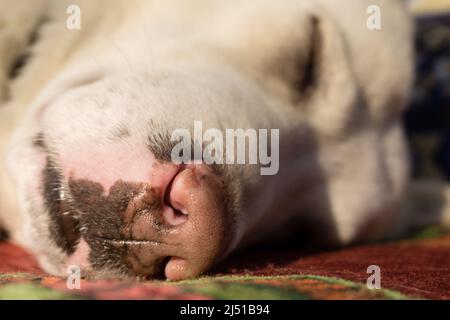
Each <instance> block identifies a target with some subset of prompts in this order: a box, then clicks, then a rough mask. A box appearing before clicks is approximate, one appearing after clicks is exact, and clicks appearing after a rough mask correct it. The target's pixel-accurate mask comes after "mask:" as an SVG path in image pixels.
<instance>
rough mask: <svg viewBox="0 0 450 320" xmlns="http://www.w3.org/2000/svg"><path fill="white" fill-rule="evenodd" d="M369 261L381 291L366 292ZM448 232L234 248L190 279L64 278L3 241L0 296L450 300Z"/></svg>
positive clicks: (49, 297)
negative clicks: (356, 243) (325, 248)
mask: <svg viewBox="0 0 450 320" xmlns="http://www.w3.org/2000/svg"><path fill="white" fill-rule="evenodd" d="M370 265H377V266H379V267H380V271H381V273H380V274H381V289H372V290H370V289H369V288H368V287H367V285H366V282H367V279H368V277H369V276H370V275H371V274H368V273H367V268H368V267H369V266H370ZM449 266H450V234H446V233H444V232H442V231H441V230H439V229H436V228H434V229H429V230H426V231H424V232H422V233H421V234H419V235H417V236H416V237H414V238H412V239H407V240H402V241H398V242H391V243H385V244H374V245H365V246H360V247H353V248H346V249H343V250H339V251H333V252H305V251H302V250H294V249H290V250H284V251H280V250H270V251H268V250H261V251H252V252H248V253H244V254H242V253H241V254H238V255H236V256H234V257H230V258H229V259H228V260H227V262H225V263H224V264H222V265H221V266H220V267H218V268H216V270H213V271H212V272H211V273H210V274H208V275H206V276H204V277H201V278H199V279H195V280H188V281H181V282H169V281H162V280H160V281H156V280H154V281H144V282H135V281H131V280H129V281H125V280H98V281H88V280H81V282H80V289H79V290H78V289H73V290H71V289H69V288H70V286H69V288H68V286H67V280H66V279H64V278H57V277H52V276H48V275H46V274H44V273H43V272H42V271H41V270H40V269H39V268H38V266H37V264H36V262H35V260H34V259H33V258H32V257H31V256H30V255H29V254H27V253H26V252H25V251H24V250H23V249H21V248H19V247H17V246H15V245H13V244H10V243H0V299H190V300H191V299H192V300H197V299H300V300H303V299H450V268H449Z"/></svg>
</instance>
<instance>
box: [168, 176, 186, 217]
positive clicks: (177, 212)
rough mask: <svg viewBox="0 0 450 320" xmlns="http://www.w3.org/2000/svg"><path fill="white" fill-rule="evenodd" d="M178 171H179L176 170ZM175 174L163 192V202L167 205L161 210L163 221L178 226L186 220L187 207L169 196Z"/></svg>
mask: <svg viewBox="0 0 450 320" xmlns="http://www.w3.org/2000/svg"><path fill="white" fill-rule="evenodd" d="M178 173H179V172H178ZM176 176H177V175H175V176H174V177H173V179H172V181H170V183H169V185H168V186H167V188H166V191H165V194H164V200H163V201H164V204H165V205H166V206H167V207H165V208H164V210H163V216H164V219H165V221H166V222H167V223H168V224H170V225H172V226H178V225H181V224H183V223H185V222H186V221H187V220H188V211H187V209H186V208H185V207H184V206H183V205H182V204H181V203H179V202H177V201H173V200H172V197H171V193H172V186H173V182H174V180H175V178H176Z"/></svg>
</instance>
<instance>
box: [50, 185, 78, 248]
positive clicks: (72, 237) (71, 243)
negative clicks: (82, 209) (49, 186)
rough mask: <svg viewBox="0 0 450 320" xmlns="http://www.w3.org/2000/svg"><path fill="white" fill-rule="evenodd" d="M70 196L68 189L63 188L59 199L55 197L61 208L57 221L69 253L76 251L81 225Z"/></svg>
mask: <svg viewBox="0 0 450 320" xmlns="http://www.w3.org/2000/svg"><path fill="white" fill-rule="evenodd" d="M69 198H70V196H69V195H68V194H67V191H66V190H64V188H61V190H60V192H59V199H55V204H57V205H58V208H59V212H58V215H57V216H56V219H55V220H56V221H55V222H56V225H57V228H58V229H59V233H60V235H61V236H62V238H63V241H64V242H65V243H66V245H65V247H66V248H68V253H69V254H71V253H73V252H74V251H75V248H76V246H77V244H78V242H79V241H80V238H81V225H80V219H79V215H78V214H77V212H76V210H74V209H73V208H72V206H71V205H70V200H68V199H69Z"/></svg>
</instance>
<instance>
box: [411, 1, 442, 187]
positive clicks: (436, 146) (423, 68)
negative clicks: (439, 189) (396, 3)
mask: <svg viewBox="0 0 450 320" xmlns="http://www.w3.org/2000/svg"><path fill="white" fill-rule="evenodd" d="M412 6H413V9H414V12H415V13H416V39H415V45H416V55H417V56H416V70H417V76H416V82H415V87H414V91H413V96H412V101H411V105H410V108H409V110H408V112H407V113H406V115H405V119H404V121H405V126H406V130H407V133H408V136H409V138H410V139H409V141H410V144H411V147H412V159H413V174H414V176H416V177H431V178H440V179H445V180H447V181H450V0H417V1H412Z"/></svg>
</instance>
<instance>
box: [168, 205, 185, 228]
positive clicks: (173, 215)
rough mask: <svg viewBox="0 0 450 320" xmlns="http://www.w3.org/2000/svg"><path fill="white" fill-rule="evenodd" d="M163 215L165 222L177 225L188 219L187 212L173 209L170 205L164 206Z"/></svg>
mask: <svg viewBox="0 0 450 320" xmlns="http://www.w3.org/2000/svg"><path fill="white" fill-rule="evenodd" d="M163 216H164V220H165V221H166V223H168V224H169V225H172V226H179V225H181V224H183V223H185V222H186V221H187V220H188V215H187V214H183V213H182V212H181V211H178V210H176V209H174V208H173V207H172V206H168V207H166V208H164V210H163Z"/></svg>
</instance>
